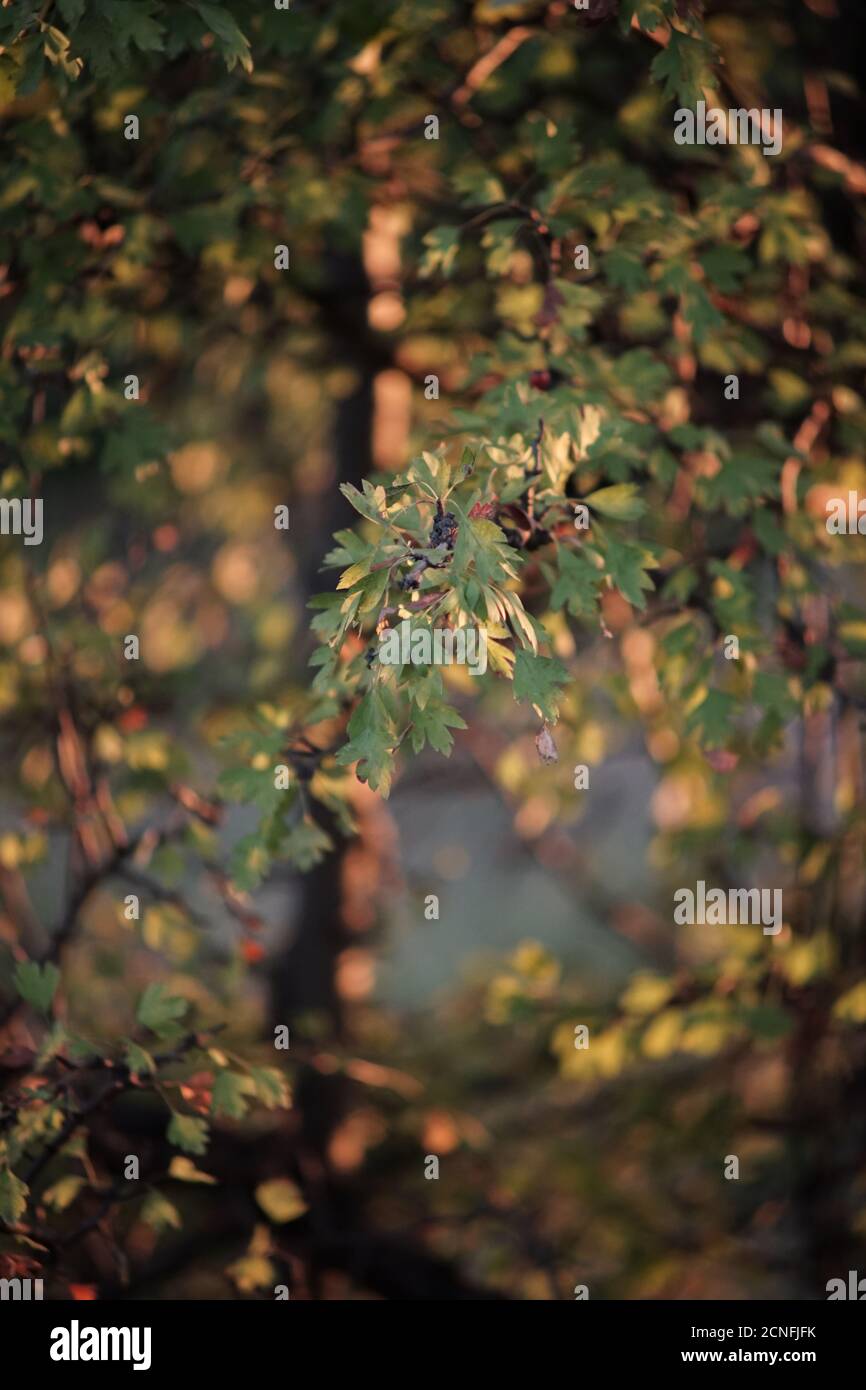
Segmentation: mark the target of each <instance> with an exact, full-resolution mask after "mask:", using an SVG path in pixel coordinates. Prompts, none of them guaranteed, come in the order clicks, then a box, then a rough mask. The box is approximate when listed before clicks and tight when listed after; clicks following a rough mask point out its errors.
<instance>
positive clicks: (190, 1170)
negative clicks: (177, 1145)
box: [168, 1154, 216, 1183]
mask: <svg viewBox="0 0 866 1390" xmlns="http://www.w3.org/2000/svg"><path fill="white" fill-rule="evenodd" d="M168 1171H169V1175H170V1176H171V1177H172V1178H178V1179H179V1180H180V1181H181V1182H206V1183H215V1182H216V1178H215V1177H212V1176H211V1174H210V1173H203V1172H202V1170H201V1169H200V1168H196V1166H195V1164H194V1163H193V1161H192V1159H191V1158H185V1157H184V1155H183V1154H175V1156H174V1158H173V1159H172V1160H171V1163H170V1164H169V1165H168Z"/></svg>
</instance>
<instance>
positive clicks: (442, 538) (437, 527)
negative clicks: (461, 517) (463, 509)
mask: <svg viewBox="0 0 866 1390" xmlns="http://www.w3.org/2000/svg"><path fill="white" fill-rule="evenodd" d="M456 535H457V518H456V516H455V515H454V513H453V512H439V513H438V514H437V516H436V518H435V520H434V522H433V528H432V530H431V532H430V546H431V549H435V547H436V546H437V545H447V547H448V549H449V550H453V549H454V537H455V536H456Z"/></svg>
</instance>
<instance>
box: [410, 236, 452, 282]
mask: <svg viewBox="0 0 866 1390" xmlns="http://www.w3.org/2000/svg"><path fill="white" fill-rule="evenodd" d="M423 240H424V246H425V247H426V250H425V252H424V255H423V256H422V257H421V262H420V265H419V269H418V274H419V275H420V276H421V278H422V280H423V279H427V278H428V277H429V276H430V275H433V274H435V272H436V271H437V270H440V271H441V272H442V274H443V275H450V273H451V271H452V270H453V269H454V265H455V262H456V260H457V252H458V250H459V249H460V228H459V227H434V228H433V230H432V231H430V232H427V234H426V236H425V237H424V238H423Z"/></svg>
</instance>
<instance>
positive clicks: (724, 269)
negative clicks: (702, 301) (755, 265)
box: [698, 245, 751, 294]
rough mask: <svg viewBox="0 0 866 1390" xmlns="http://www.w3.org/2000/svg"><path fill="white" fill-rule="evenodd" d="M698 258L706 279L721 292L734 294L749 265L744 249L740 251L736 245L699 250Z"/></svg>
mask: <svg viewBox="0 0 866 1390" xmlns="http://www.w3.org/2000/svg"><path fill="white" fill-rule="evenodd" d="M698 260H699V261H700V263H701V265H702V266H703V269H704V272H705V274H706V277H707V279H708V280H711V281H712V283H713V284H714V285H715V286H716V288H717V289H719V290H721V291H722V294H736V293H737V292H738V290H739V288H740V282H741V281H742V279H743V276H744V275H746V274H747V273H748V271H749V269H750V266H751V262H750V260H749V258H748V256H747V255H746V253H745V251H741V250H740V249H739V247H738V246H725V245H720V246H711V247H710V248H709V250H707V251H702V252H701V254H700V255H699V256H698Z"/></svg>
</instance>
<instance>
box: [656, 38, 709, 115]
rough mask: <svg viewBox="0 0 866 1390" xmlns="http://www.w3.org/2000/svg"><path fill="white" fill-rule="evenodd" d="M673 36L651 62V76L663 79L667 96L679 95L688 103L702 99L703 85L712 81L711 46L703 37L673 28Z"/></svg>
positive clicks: (691, 104) (678, 96)
mask: <svg viewBox="0 0 866 1390" xmlns="http://www.w3.org/2000/svg"><path fill="white" fill-rule="evenodd" d="M669 32H670V39H669V41H668V43H667V45H666V47H664V48H663V49H662V51H661V53H658V54H657V55H656V57H655V58H654V59H653V62H652V64H651V66H650V76H651V77H652V78H653V80H654V81H655V82H663V83H664V94H665V96H666V97H669V98H673V97H677V98H679V100H680V101H681V102H682V103H683V104H684V105H685V106H694V105H695V103H696V102H698V101H700V99H701V96H702V94H703V89H704V88H705V87H707V86H710V85H711V83H712V77H713V72H712V67H711V61H710V60H711V56H712V53H711V49H710V46H709V44H707V43H705V42H704V41H703V40H701V39H695V38H692V37H691V36H690V35H689V34H683V33H681V31H680V30H679V29H671V30H670V31H669Z"/></svg>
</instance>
